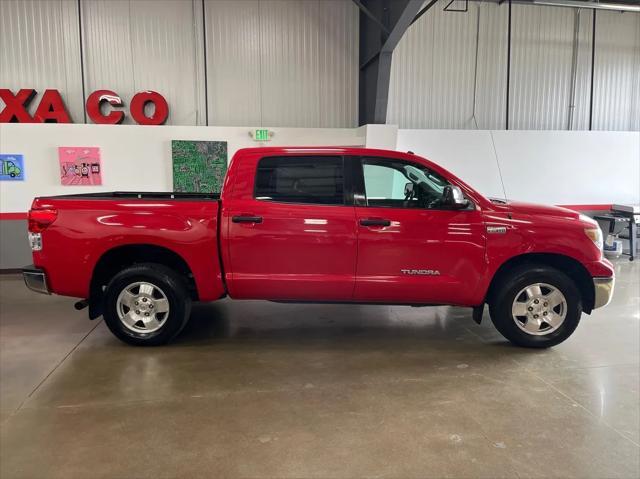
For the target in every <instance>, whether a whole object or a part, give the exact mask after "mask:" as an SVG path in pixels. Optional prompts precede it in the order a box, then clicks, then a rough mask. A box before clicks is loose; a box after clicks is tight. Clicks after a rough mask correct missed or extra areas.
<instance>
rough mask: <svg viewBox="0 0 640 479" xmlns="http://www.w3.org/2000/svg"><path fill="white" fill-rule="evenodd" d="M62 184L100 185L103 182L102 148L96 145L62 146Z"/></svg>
mask: <svg viewBox="0 0 640 479" xmlns="http://www.w3.org/2000/svg"><path fill="white" fill-rule="evenodd" d="M58 161H59V162H60V184H61V185H63V186H98V185H101V184H102V166H101V164H100V148H98V147H96V146H60V147H58Z"/></svg>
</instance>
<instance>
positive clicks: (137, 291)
mask: <svg viewBox="0 0 640 479" xmlns="http://www.w3.org/2000/svg"><path fill="white" fill-rule="evenodd" d="M104 300H105V304H104V320H105V323H107V326H108V327H109V329H110V330H111V332H112V333H113V334H114V335H115V336H116V337H118V338H119V339H120V340H122V341H124V342H125V343H128V344H132V345H136V346H156V345H159V344H165V343H167V342H168V341H170V340H171V339H173V338H174V337H175V336H176V335H177V334H178V333H179V332H180V331H181V330H182V328H184V326H185V324H186V323H187V321H188V319H189V314H190V313H191V298H190V297H189V293H188V291H187V287H186V284H185V281H184V279H183V278H182V277H181V276H180V275H179V274H177V273H176V272H175V271H173V270H172V269H170V268H167V267H166V266H164V265H161V264H155V263H141V264H137V265H134V266H131V267H129V268H127V269H124V270H122V271H121V272H120V273H118V274H117V275H115V276H114V277H113V279H112V280H111V281H110V282H109V284H108V286H107V289H106V291H105V298H104Z"/></svg>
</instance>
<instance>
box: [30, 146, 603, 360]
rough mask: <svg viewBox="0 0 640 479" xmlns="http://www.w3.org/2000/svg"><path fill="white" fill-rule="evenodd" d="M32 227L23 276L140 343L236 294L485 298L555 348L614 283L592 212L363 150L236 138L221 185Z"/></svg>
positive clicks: (38, 215)
mask: <svg viewBox="0 0 640 479" xmlns="http://www.w3.org/2000/svg"><path fill="white" fill-rule="evenodd" d="M29 237H30V243H31V248H32V250H33V262H34V265H32V266H29V267H26V268H25V269H24V270H23V275H24V278H25V282H26V284H27V286H28V287H29V288H31V289H33V290H35V291H39V292H43V293H56V294H60V295H65V296H73V297H78V298H81V299H82V301H79V302H78V303H76V307H77V308H79V309H80V308H82V307H84V306H87V305H88V306H89V317H90V318H91V319H94V318H96V317H98V316H100V315H102V316H103V317H104V320H105V322H106V324H107V326H108V327H109V328H110V329H111V331H112V332H113V334H115V335H116V336H117V337H118V338H120V339H121V340H123V341H125V342H127V343H131V344H136V345H156V344H162V343H166V342H167V341H169V340H170V339H172V338H173V337H175V336H176V335H177V334H178V333H179V332H180V330H181V329H182V328H183V327H184V325H185V324H186V322H187V320H188V318H189V313H190V305H191V302H192V301H214V300H217V299H221V298H224V297H226V296H229V297H231V298H234V299H259V300H270V301H280V302H322V303H325V302H336V303H367V304H398V305H412V306H427V305H455V306H466V307H471V308H473V318H474V319H475V320H476V321H477V322H480V319H481V318H482V312H483V309H484V305H485V304H488V305H489V310H490V315H491V319H492V321H493V323H494V324H495V326H496V328H497V329H498V330H499V331H500V332H501V333H502V334H503V335H504V336H505V337H506V338H507V339H509V340H510V341H512V342H513V343H515V344H518V345H521V346H528V347H549V346H553V345H555V344H558V343H560V342H561V341H564V340H565V339H566V338H567V337H569V336H570V335H571V333H572V332H573V331H574V330H575V328H576V327H577V325H578V322H579V321H580V316H581V315H582V313H583V312H585V313H590V312H591V311H592V310H593V309H594V308H598V307H601V306H604V305H606V304H607V303H608V302H609V301H610V299H611V296H612V294H613V287H614V271H613V268H612V265H611V263H610V262H609V261H607V260H606V259H604V258H603V256H602V234H601V232H600V230H599V228H598V226H597V224H596V223H595V222H594V221H593V220H591V219H589V218H587V217H585V216H582V215H580V214H578V213H576V212H574V211H571V210H567V209H563V208H557V207H551V206H540V205H533V204H524V203H516V202H511V201H503V200H491V199H487V198H485V197H484V196H482V195H480V194H479V193H478V192H476V191H475V190H474V189H473V188H471V187H470V186H469V185H467V184H465V183H464V182H463V181H462V180H460V179H458V178H456V177H455V176H454V175H452V174H451V173H449V172H448V171H446V170H445V169H443V168H441V167H440V166H438V165H436V164H434V163H432V162H430V161H428V160H426V159H424V158H421V157H419V156H416V155H414V154H412V153H411V152H409V153H400V152H396V151H385V150H374V149H365V148H251V149H243V150H239V151H238V152H237V153H236V154H235V155H234V157H233V159H232V161H231V163H230V165H229V170H228V173H227V176H226V178H225V181H224V185H223V188H222V193H221V195H219V196H218V195H214V194H189V193H186V194H185V193H131V192H115V193H97V194H85V195H67V196H54V197H42V198H36V199H35V200H34V202H33V206H32V208H31V210H30V211H29Z"/></svg>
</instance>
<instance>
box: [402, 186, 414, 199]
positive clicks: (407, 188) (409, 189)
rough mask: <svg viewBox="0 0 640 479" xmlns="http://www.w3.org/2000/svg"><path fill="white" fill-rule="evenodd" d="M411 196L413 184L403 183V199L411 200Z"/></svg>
mask: <svg viewBox="0 0 640 479" xmlns="http://www.w3.org/2000/svg"><path fill="white" fill-rule="evenodd" d="M412 196H413V183H411V182H409V183H405V184H404V197H405V198H411V197H412Z"/></svg>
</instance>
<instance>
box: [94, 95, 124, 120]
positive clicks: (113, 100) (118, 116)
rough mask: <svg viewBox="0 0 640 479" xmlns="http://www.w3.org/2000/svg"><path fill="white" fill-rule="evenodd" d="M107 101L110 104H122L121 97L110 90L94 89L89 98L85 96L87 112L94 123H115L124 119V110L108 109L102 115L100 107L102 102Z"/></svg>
mask: <svg viewBox="0 0 640 479" xmlns="http://www.w3.org/2000/svg"><path fill="white" fill-rule="evenodd" d="M105 102H107V103H109V104H110V105H111V106H122V105H123V103H122V99H121V98H120V97H119V96H118V95H117V94H116V93H115V92H112V91H111V90H96V91H94V92H93V93H92V94H91V95H89V98H87V114H88V115H89V118H91V119H92V120H93V122H94V123H97V124H102V125H117V124H120V123H122V120H124V112H122V111H114V110H112V111H110V112H109V113H108V114H106V115H103V114H102V111H101V107H102V104H103V103H105Z"/></svg>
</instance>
